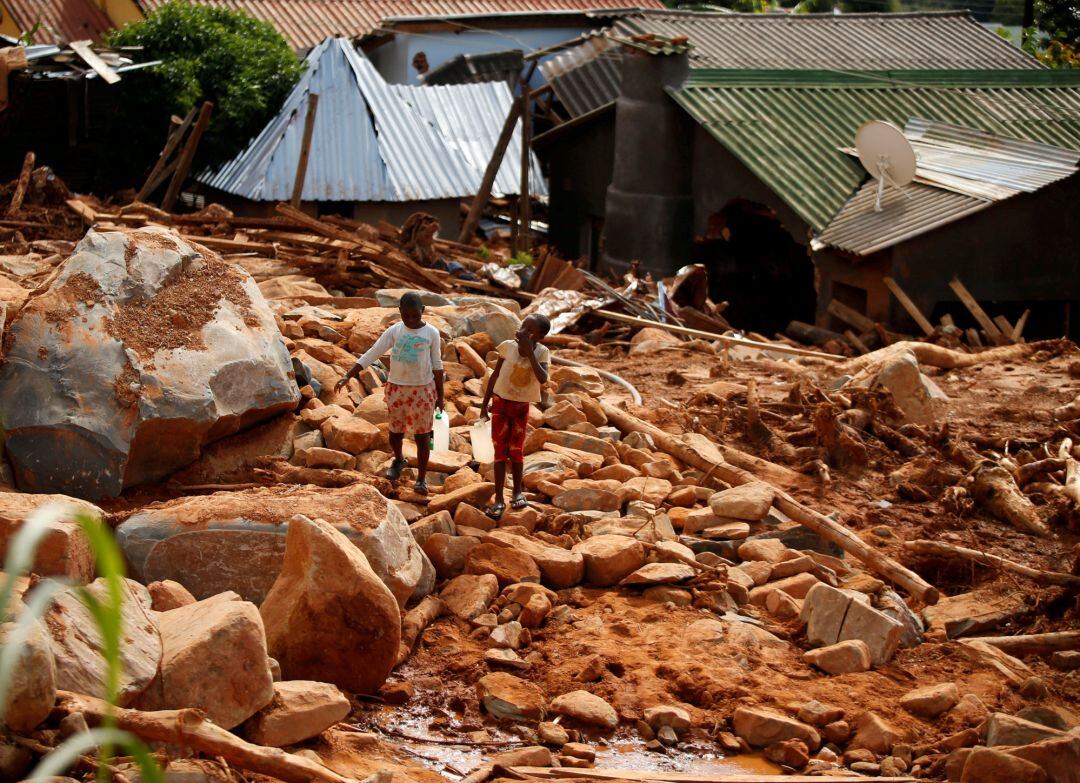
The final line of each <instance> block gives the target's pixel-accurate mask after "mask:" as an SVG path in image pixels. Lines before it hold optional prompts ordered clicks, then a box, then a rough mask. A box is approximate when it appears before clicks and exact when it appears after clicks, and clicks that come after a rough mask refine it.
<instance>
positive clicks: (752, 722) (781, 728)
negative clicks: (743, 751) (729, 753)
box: [732, 707, 821, 750]
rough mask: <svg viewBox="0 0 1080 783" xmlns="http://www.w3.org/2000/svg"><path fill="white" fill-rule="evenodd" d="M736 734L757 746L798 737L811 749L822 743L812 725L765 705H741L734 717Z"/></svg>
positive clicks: (765, 745) (761, 746)
mask: <svg viewBox="0 0 1080 783" xmlns="http://www.w3.org/2000/svg"><path fill="white" fill-rule="evenodd" d="M732 725H733V726H734V729H735V734H736V735H737V736H739V737H742V738H743V739H744V740H746V741H747V742H748V743H750V744H751V745H753V746H755V747H759V748H764V747H767V746H769V745H772V744H773V743H774V742H783V741H784V740H789V739H798V740H802V741H803V742H804V743H806V746H807V748H809V749H810V750H817V749H818V746H819V745H821V736H820V735H819V734H818V732H817V730H816V729H814V728H813V727H812V726H807V725H806V724H805V723H802V722H800V721H797V720H795V719H794V718H789V717H788V716H786V715H782V714H780V713H779V712H776V711H774V710H770V709H767V708H765V707H739V708H738V709H736V710H735V715H734V716H733V718H732Z"/></svg>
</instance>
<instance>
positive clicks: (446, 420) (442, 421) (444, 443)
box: [433, 411, 450, 451]
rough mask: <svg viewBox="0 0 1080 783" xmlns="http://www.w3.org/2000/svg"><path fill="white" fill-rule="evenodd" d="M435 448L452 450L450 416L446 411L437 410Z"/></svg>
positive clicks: (437, 449)
mask: <svg viewBox="0 0 1080 783" xmlns="http://www.w3.org/2000/svg"><path fill="white" fill-rule="evenodd" d="M433 450H434V451H449V450H450V417H449V416H447V415H446V411H435V448H434V449H433Z"/></svg>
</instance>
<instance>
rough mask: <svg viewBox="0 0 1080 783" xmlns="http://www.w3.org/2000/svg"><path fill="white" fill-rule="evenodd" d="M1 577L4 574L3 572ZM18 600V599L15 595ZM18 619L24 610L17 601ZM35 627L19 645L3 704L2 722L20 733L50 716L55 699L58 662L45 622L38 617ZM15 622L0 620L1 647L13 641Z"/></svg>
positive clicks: (27, 732) (1, 576)
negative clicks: (54, 655) (55, 658)
mask: <svg viewBox="0 0 1080 783" xmlns="http://www.w3.org/2000/svg"><path fill="white" fill-rule="evenodd" d="M0 578H4V577H3V575H2V574H0ZM16 601H17V599H16ZM14 605H15V606H16V611H15V613H14V614H15V619H18V618H19V615H21V613H22V611H24V610H23V607H22V604H21V603H15V604H14ZM27 622H30V623H31V625H32V627H31V629H30V632H29V633H28V634H27V636H26V638H25V639H24V640H23V641H22V643H21V644H20V645H19V653H18V655H17V656H16V657H15V667H14V669H13V670H12V672H11V676H10V677H9V678H8V682H7V694H8V695H7V699H6V703H5V704H0V726H7V727H8V728H9V729H11V730H12V731H14V732H16V733H19V734H29V733H30V732H31V731H33V730H34V729H35V728H37V726H38V724H39V723H41V722H42V721H44V720H45V719H46V718H47V717H49V712H51V711H52V708H53V702H55V701H56V664H55V663H54V662H53V653H52V647H51V645H50V644H49V635H48V633H46V631H45V626H44V625H43V624H42V623H41V622H40V621H38V620H33V621H30V620H29V619H27ZM15 629H16V623H15V622H14V621H13V622H7V623H3V624H0V651H3V650H4V648H5V647H6V646H7V645H9V644H11V643H12V639H13V638H14V637H13V634H14V633H15Z"/></svg>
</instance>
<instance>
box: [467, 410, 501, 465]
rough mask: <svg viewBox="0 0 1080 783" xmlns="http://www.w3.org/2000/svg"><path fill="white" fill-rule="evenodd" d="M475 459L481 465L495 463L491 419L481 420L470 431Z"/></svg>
mask: <svg viewBox="0 0 1080 783" xmlns="http://www.w3.org/2000/svg"><path fill="white" fill-rule="evenodd" d="M469 440H470V441H471V442H472V453H473V459H474V460H476V461H477V462H479V463H480V464H481V465H486V464H488V463H491V462H494V461H495V444H493V443H492V442H491V419H480V421H478V422H476V424H474V425H472V429H470V430H469Z"/></svg>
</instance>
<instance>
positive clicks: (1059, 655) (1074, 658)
mask: <svg viewBox="0 0 1080 783" xmlns="http://www.w3.org/2000/svg"><path fill="white" fill-rule="evenodd" d="M1050 665H1051V666H1053V667H1054V668H1055V669H1060V670H1061V671H1064V672H1071V671H1075V670H1076V669H1080V650H1059V651H1058V652H1055V653H1051V654H1050Z"/></svg>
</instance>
